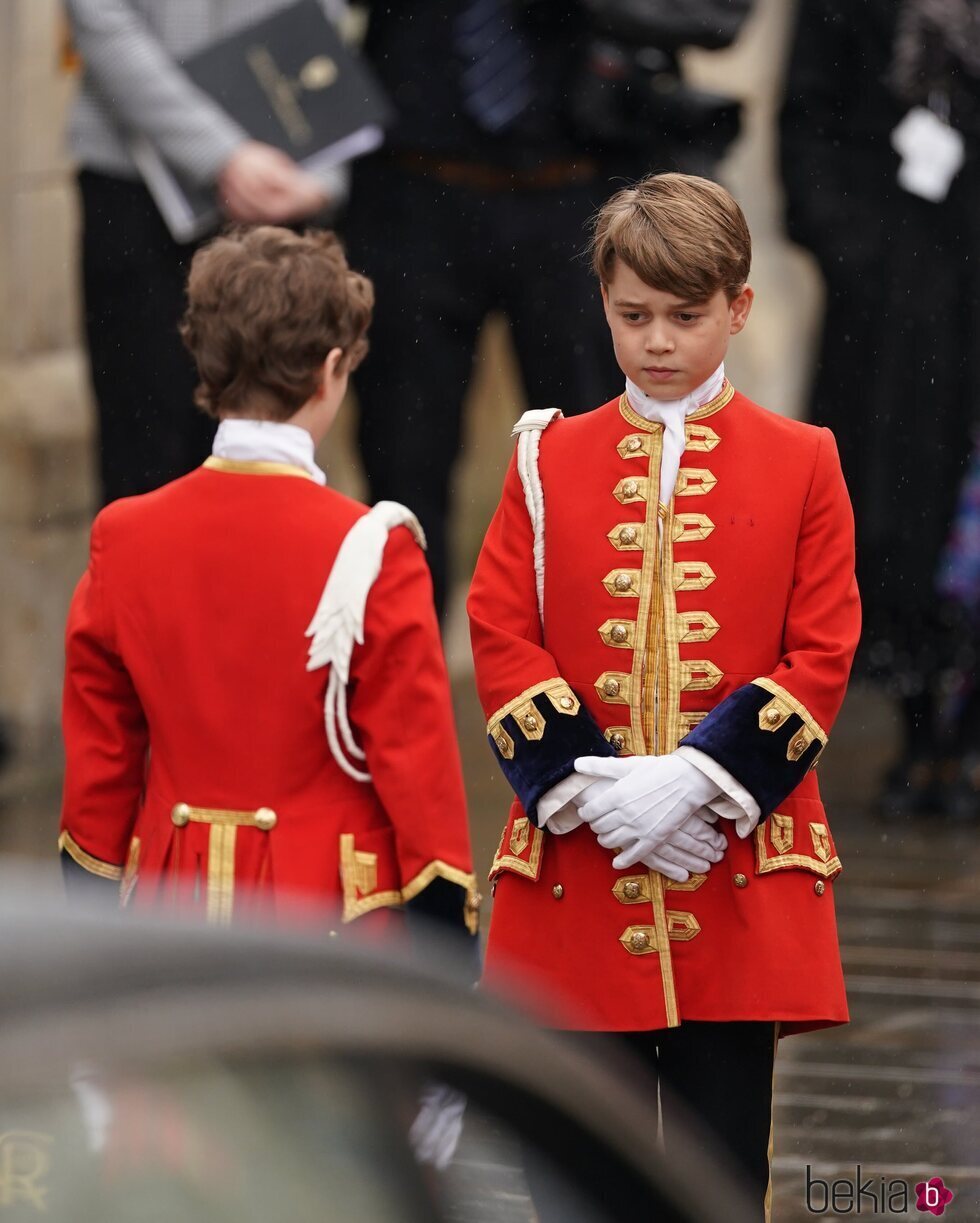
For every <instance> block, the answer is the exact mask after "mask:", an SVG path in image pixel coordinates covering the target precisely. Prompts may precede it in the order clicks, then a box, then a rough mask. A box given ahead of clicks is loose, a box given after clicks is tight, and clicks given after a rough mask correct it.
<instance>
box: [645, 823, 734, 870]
mask: <svg viewBox="0 0 980 1223" xmlns="http://www.w3.org/2000/svg"><path fill="white" fill-rule="evenodd" d="M717 819H718V817H717V815H715V813H714V812H713V811H709V810H708V808H707V807H702V808H701V810H700V811H696V812H695V813H694V814H693V815H689V816H688V817H687V819H686V820H685V821H684V823H683V824H681V826H680V828H678V830H677V831H676V832H675V833H674V834H673V836H672V837H671V838H670V839H669V840H668V841H667V842H666V843H665V844H663V845H661V846H660V849H659V850H657V851H656V852H655V853H651V854H648V855H647V856H646V857H645V858H643V859H642V862H643V865H644V866H647V867H649V868H650V870H652V871H659V872H660V874H661V875H666V876H667V878H668V879H673V880H674V881H675V883H687V881H688V879H689V878H690V877H691V875H706V874H707V873H708V871H709V870H710V869H711V867H712V866H713V865H714V864H715V863H716V862H720V861H721V859H722V858H723V857H724V854H725V850H726V849H727V848H728V841H727V840H726V839H725V837H724V836H723V835H722V833H720V832H719V831H718V830H717V829H716V828H713V827H712V824H713V823H714V822H715V821H716V820H717Z"/></svg>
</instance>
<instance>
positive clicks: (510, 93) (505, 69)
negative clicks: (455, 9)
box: [454, 0, 534, 132]
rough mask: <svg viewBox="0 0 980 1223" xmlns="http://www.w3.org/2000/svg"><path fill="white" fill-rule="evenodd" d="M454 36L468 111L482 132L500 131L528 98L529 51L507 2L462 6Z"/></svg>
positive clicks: (472, 0)
mask: <svg viewBox="0 0 980 1223" xmlns="http://www.w3.org/2000/svg"><path fill="white" fill-rule="evenodd" d="M454 33H455V41H456V49H457V51H458V52H459V55H460V58H461V59H462V61H463V73H462V84H463V100H464V103H465V105H466V109H467V111H468V112H469V113H470V115H471V116H472V117H473V118H474V119H475V120H476V122H477V123H478V124H479V125H480V126H481V127H482V128H484V129H485V130H486V131H488V132H499V131H502V130H503V129H504V128H506V127H507V126H508V124H510V123H513V121H514V120H515V119H516V118H517V116H518V115H519V114H521V112H522V111H524V110H526V109H527V107H528V104H529V103H530V101H531V96H532V80H531V75H532V71H533V66H534V65H533V63H532V58H531V51H530V48H529V47H528V45H527V42H526V39H525V38H524V35H523V34H522V32H521V31H520V30H518V29H516V28H515V26H514V13H513V4H512V3H511V0H465V2H464V4H463V7H462V10H461V11H460V13H459V15H458V16H457V18H456V22H455V25H454Z"/></svg>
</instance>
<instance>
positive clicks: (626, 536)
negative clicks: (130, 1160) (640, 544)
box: [619, 527, 636, 544]
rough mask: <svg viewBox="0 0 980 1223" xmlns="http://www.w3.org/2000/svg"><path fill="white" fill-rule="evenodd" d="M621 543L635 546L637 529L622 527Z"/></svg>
mask: <svg viewBox="0 0 980 1223" xmlns="http://www.w3.org/2000/svg"><path fill="white" fill-rule="evenodd" d="M619 542H620V543H621V544H635V543H636V527H621V528H620V531H619Z"/></svg>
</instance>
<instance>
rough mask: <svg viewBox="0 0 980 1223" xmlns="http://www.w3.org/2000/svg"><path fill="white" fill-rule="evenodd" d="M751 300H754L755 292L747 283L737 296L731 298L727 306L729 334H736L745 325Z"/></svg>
mask: <svg viewBox="0 0 980 1223" xmlns="http://www.w3.org/2000/svg"><path fill="white" fill-rule="evenodd" d="M753 301H755V293H754V292H753V291H752V289H751V288H750V287H749V286H748V285H746V286H745V288H744V289H743V290H742V292H741V293H739V295H738V297H736V298H733V299H732V303H731V305H730V306H729V308H728V309H729V315H730V318H731V330H730V334H731V335H738V333H739V332H740V331H741V330H742V328H743V327H744V326H745V324H746V322H747V320H748V317H749V311H750V310H751V309H752V303H753Z"/></svg>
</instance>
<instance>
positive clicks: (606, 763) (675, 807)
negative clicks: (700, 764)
mask: <svg viewBox="0 0 980 1223" xmlns="http://www.w3.org/2000/svg"><path fill="white" fill-rule="evenodd" d="M575 770H576V772H578V773H584V774H586V775H587V776H590V777H596V778H601V777H606V778H610V779H611V780H613V781H614V782H615V785H613V786H611V787H610V788H609V789H608V790H606V791H605V793H603V794H600V795H598V796H597V797H596V798H594V799H592V800H591V801H590V802H588V803H586V805H585V806H584V807H582V809H581V810H580V812H579V814H580V815H581V817H582V819H583V820H585V821H586V823H588V824H589V825H591V827H592V831H593V832H594V833H595V834H596V839H597V840H598V842H599V844H600V845H602V846H603V848H605V849H613V848H618V849H619V851H620V852H619V853H618V854H617V856H616V857H615V858H614V859H613V866H614V867H615V869H616V870H625V869H626V868H627V867H630V866H634V865H635V864H636V863H637V862H640V861H642V860H643V859H644V858H647V857H649V856H650V855H651V854H656V853H658V852H659V851H660V849H661V847H662V846H664V845H665V844H666V843H667V842H668V841H669V840H671V838H672V837H673V835H674V833H676V832H677V831H678V830H679V829H680V827H681V825H682V824H684V822H685V821H686V820H687V818H688V817H689V816H691V815H693V814H694V813H695V812H696V811H699V810H700V809H701V808H702V807H704V806H705V805H706V804H707V803H709V802H710V801H711V800H712V799H713V798H717V796H718V794H719V793H720V790H719V787H718V785H717V783H716V782H713V781H712V780H711V778H710V777H708V776H707V775H706V774H704V773H702V772H701V770H700V769H698V768H696V767H695V766H694V765H693V764H691V763H690V762H689V761H687V760H685V759H684V758H683V757H681V756H678V755H677V754H676V753H671V754H669V755H666V756H629V757H626V758H625V759H618V758H612V757H605V756H583V757H580V758H579V759H578V760H576V761H575ZM661 856H662V855H661Z"/></svg>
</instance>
